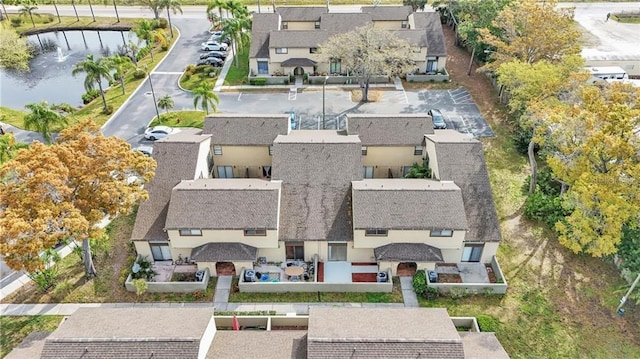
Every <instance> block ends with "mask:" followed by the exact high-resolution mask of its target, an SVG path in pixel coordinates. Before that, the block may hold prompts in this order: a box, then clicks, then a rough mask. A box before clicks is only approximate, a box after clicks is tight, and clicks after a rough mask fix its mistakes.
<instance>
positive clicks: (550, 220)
mask: <svg viewBox="0 0 640 359" xmlns="http://www.w3.org/2000/svg"><path fill="white" fill-rule="evenodd" d="M570 213H571V211H569V210H567V209H565V208H563V206H562V199H561V198H560V197H556V196H550V195H546V194H544V193H542V192H541V191H536V192H534V193H533V194H531V195H529V197H527V199H526V200H525V202H524V213H523V214H524V216H525V218H528V219H530V220H532V221H539V222H542V223H545V224H546V225H547V226H548V227H549V228H554V227H555V225H556V223H557V222H559V221H561V220H563V219H564V217H566V216H568V215H569V214H570Z"/></svg>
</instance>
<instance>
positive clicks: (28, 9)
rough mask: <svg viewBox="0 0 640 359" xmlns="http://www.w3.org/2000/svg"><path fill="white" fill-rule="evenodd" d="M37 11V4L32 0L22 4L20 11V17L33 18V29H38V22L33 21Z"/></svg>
mask: <svg viewBox="0 0 640 359" xmlns="http://www.w3.org/2000/svg"><path fill="white" fill-rule="evenodd" d="M35 10H38V7H37V6H36V4H35V3H34V2H32V1H31V0H27V1H23V2H21V3H20V10H18V12H19V13H20V16H27V15H29V17H30V18H31V23H32V24H33V27H36V22H35V21H33V12H34V11H35ZM36 16H40V15H39V14H36Z"/></svg>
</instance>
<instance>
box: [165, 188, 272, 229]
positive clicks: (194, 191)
mask: <svg viewBox="0 0 640 359" xmlns="http://www.w3.org/2000/svg"><path fill="white" fill-rule="evenodd" d="M279 194H280V183H279V182H270V181H264V180H261V179H256V178H234V179H222V178H205V179H197V180H192V181H183V182H181V183H180V184H178V185H177V186H175V187H174V188H173V191H172V192H171V202H170V203H169V210H168V213H167V220H166V224H165V228H166V229H179V228H200V229H245V228H265V229H276V227H277V226H278V197H279Z"/></svg>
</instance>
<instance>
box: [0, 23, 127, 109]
mask: <svg viewBox="0 0 640 359" xmlns="http://www.w3.org/2000/svg"><path fill="white" fill-rule="evenodd" d="M28 39H29V42H31V43H32V44H33V45H34V46H35V48H37V49H38V51H39V52H40V53H39V54H38V55H36V56H35V57H34V58H33V59H32V60H31V62H30V67H31V71H30V72H27V73H20V72H17V71H12V70H5V69H0V105H2V106H5V107H10V108H14V109H18V110H22V109H24V105H26V104H29V103H34V102H40V101H43V100H45V101H47V102H49V103H50V104H53V103H56V104H58V103H62V102H64V103H68V104H70V105H73V106H81V105H82V94H84V93H85V92H86V90H85V89H84V79H85V74H84V73H80V74H78V75H76V76H75V77H74V76H72V75H71V70H72V69H73V66H74V65H75V64H76V63H77V62H79V61H81V60H84V59H86V57H87V55H89V54H93V55H94V57H95V58H99V57H102V56H111V55H113V54H116V53H118V51H119V49H121V48H122V47H123V46H124V45H125V44H127V43H129V41H131V42H133V43H134V44H136V45H137V44H138V40H137V38H136V37H135V34H133V33H129V32H128V31H95V30H90V31H87V30H85V31H78V30H77V31H57V32H49V33H44V34H40V35H31V36H29V37H28ZM103 85H105V88H106V83H103Z"/></svg>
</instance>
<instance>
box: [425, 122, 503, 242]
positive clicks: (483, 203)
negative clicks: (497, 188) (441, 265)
mask: <svg viewBox="0 0 640 359" xmlns="http://www.w3.org/2000/svg"><path fill="white" fill-rule="evenodd" d="M426 138H427V140H431V141H434V142H435V144H436V145H435V148H436V157H437V159H438V161H437V162H438V171H439V174H440V179H441V180H447V181H454V182H455V183H456V184H457V185H458V186H459V187H460V189H461V190H462V199H463V200H464V208H465V212H466V214H467V222H468V224H469V230H468V232H467V235H466V236H465V240H467V241H483V242H498V241H500V240H501V239H502V237H501V235H500V226H499V224H498V215H497V213H496V207H495V204H494V202H493V193H492V191H491V183H490V182H489V173H488V172H487V165H486V163H485V160H484V153H483V148H482V143H481V142H479V141H477V140H475V139H473V138H470V137H469V136H467V135H464V134H461V133H459V132H456V131H454V130H441V131H438V133H436V134H435V135H427V136H426Z"/></svg>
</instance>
